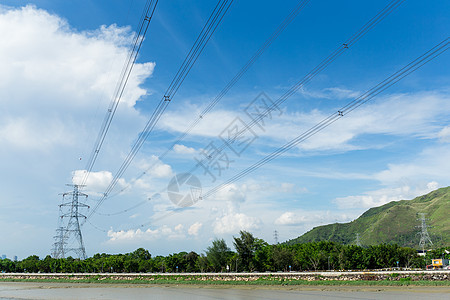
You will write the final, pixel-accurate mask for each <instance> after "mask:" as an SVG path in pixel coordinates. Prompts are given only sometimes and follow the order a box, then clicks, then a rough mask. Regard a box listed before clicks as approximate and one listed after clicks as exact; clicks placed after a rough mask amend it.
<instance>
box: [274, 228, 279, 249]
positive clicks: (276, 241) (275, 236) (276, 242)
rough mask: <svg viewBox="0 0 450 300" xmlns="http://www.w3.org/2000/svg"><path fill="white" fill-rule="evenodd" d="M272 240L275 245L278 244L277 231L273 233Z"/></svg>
mask: <svg viewBox="0 0 450 300" xmlns="http://www.w3.org/2000/svg"><path fill="white" fill-rule="evenodd" d="M273 239H274V240H275V245H277V244H278V231H276V230H275V231H274V232H273Z"/></svg>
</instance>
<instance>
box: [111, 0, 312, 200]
mask: <svg viewBox="0 0 450 300" xmlns="http://www.w3.org/2000/svg"><path fill="white" fill-rule="evenodd" d="M309 1H310V0H301V1H299V2H298V3H297V5H296V6H295V7H294V9H293V10H292V11H291V12H290V13H289V15H288V16H287V17H286V18H285V19H284V20H283V21H282V22H281V24H280V25H278V27H277V29H276V30H275V31H274V32H273V33H272V34H271V35H270V37H269V38H268V39H267V40H265V42H264V43H263V44H262V45H261V47H259V49H258V50H257V51H256V52H255V53H254V54H253V55H252V57H251V58H250V59H249V60H248V61H247V62H246V63H245V65H244V66H243V67H242V68H241V69H240V70H239V72H238V73H236V75H235V76H234V77H233V78H232V79H231V80H230V82H228V83H227V85H225V87H224V88H223V89H222V90H221V91H220V93H219V94H218V95H217V96H216V97H215V98H214V99H213V100H212V101H211V102H210V103H209V104H208V105H207V106H206V108H204V109H203V111H202V112H201V113H200V115H199V116H198V117H197V118H196V119H195V120H194V121H193V122H192V123H191V124H190V125H189V126H188V128H187V129H186V130H185V131H184V132H183V133H182V134H181V135H180V136H179V137H178V138H177V140H176V141H175V142H173V143H172V145H171V146H170V147H169V148H168V149H167V150H166V151H165V152H164V153H163V154H161V155H160V156H158V158H159V159H163V158H164V157H166V155H167V154H168V153H169V152H170V151H172V150H173V147H174V146H175V145H177V144H178V143H180V142H181V141H182V140H183V139H184V138H185V137H186V136H187V135H188V134H189V133H190V132H191V131H192V130H193V129H194V128H195V127H196V126H197V125H198V123H200V121H201V120H202V119H203V118H204V117H205V116H206V115H207V114H208V113H209V112H210V111H211V110H212V109H213V108H214V107H215V106H216V105H217V103H219V102H220V101H221V100H222V98H223V97H224V96H225V95H226V94H227V93H228V91H229V90H230V89H231V88H232V87H233V86H234V85H235V84H236V83H237V82H238V81H239V80H240V79H241V78H242V76H243V75H244V74H245V73H246V72H247V71H248V70H249V69H250V68H251V67H252V66H253V64H254V63H255V62H256V61H257V60H258V58H259V57H260V56H261V55H262V54H263V53H264V51H265V50H266V49H267V48H269V47H270V45H271V44H272V43H273V42H274V41H275V40H276V39H277V38H278V37H279V36H280V34H281V33H282V32H283V31H284V29H286V27H287V26H288V25H289V24H290V23H291V22H292V21H293V20H294V19H295V17H296V16H297V15H298V14H299V13H300V11H301V10H302V9H303V8H304V7H305V6H306V5H307V4H308V2H309ZM152 167H154V164H152V165H151V166H150V167H149V168H147V170H146V171H144V172H142V173H141V174H140V175H139V176H137V177H136V179H135V180H138V179H140V178H142V176H144V175H145V174H146V173H147V172H148V171H150V170H151V168H152ZM128 187H129V185H127V186H126V187H124V188H122V189H121V190H120V191H118V192H117V193H115V194H114V195H111V196H109V197H108V198H112V197H114V196H116V195H118V194H120V193H122V192H123V191H125V190H126V189H127V188H128Z"/></svg>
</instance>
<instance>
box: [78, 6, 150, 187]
mask: <svg viewBox="0 0 450 300" xmlns="http://www.w3.org/2000/svg"><path fill="white" fill-rule="evenodd" d="M157 4H158V0H148V1H147V2H146V4H145V6H144V9H143V11H142V15H141V18H140V20H139V24H138V27H137V28H138V30H137V32H136V33H135V36H134V40H133V46H132V47H131V49H130V51H129V53H128V57H127V59H126V61H125V64H124V66H123V68H122V71H121V73H120V77H119V81H118V82H117V84H116V87H115V90H114V94H113V97H112V99H111V102H110V104H109V107H108V110H107V112H106V115H105V118H104V120H103V123H102V126H101V128H100V131H99V133H98V136H97V139H96V141H95V144H94V147H93V149H92V153H91V155H90V157H89V159H88V162H87V164H86V168H85V170H86V173H85V175H84V176H83V179H82V181H81V184H80V185H85V183H86V181H87V180H88V177H89V175H90V173H91V171H92V168H93V167H94V164H95V162H96V160H97V157H98V155H99V153H100V149H101V147H102V145H103V143H104V141H105V138H106V135H107V133H108V130H109V127H110V126H111V122H112V120H113V118H114V115H115V113H116V111H117V107H118V105H119V102H120V100H121V99H122V96H123V93H124V90H125V87H126V85H127V83H128V80H129V78H130V75H131V71H132V70H133V67H134V65H135V63H136V59H137V56H138V54H139V51H140V49H141V46H142V43H143V42H144V39H145V35H146V33H147V30H148V27H149V25H150V21H151V20H152V17H153V13H154V12H155V9H156V5H157Z"/></svg>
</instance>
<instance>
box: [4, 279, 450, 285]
mask: <svg viewBox="0 0 450 300" xmlns="http://www.w3.org/2000/svg"><path fill="white" fill-rule="evenodd" d="M0 282H54V283H103V284H187V285H191V284H193V285H255V286H258V285H268V286H302V285H304V286H450V281H449V280H446V281H431V280H417V281H412V280H411V278H402V279H400V280H379V281H374V280H353V281H342V280H314V281H308V280H298V279H287V280H286V279H284V280H282V279H258V280H254V281H233V280H230V281H225V280H199V279H195V278H193V279H192V278H191V279H182V280H180V279H176V278H174V279H166V278H156V279H154V280H148V279H139V278H137V279H132V280H123V279H111V278H105V279H100V278H85V279H65V278H60V279H46V278H41V279H17V278H14V279H9V278H0Z"/></svg>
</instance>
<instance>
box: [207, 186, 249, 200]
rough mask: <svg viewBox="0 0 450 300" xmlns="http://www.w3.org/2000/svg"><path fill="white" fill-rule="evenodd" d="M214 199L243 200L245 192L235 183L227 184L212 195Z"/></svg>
mask: <svg viewBox="0 0 450 300" xmlns="http://www.w3.org/2000/svg"><path fill="white" fill-rule="evenodd" d="M214 199H215V200H219V201H231V202H244V201H245V192H244V191H243V190H242V189H241V188H240V187H239V186H238V185H236V184H234V183H232V184H228V185H226V186H225V187H224V188H223V189H221V190H219V191H218V192H217V193H216V194H215V195H214Z"/></svg>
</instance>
